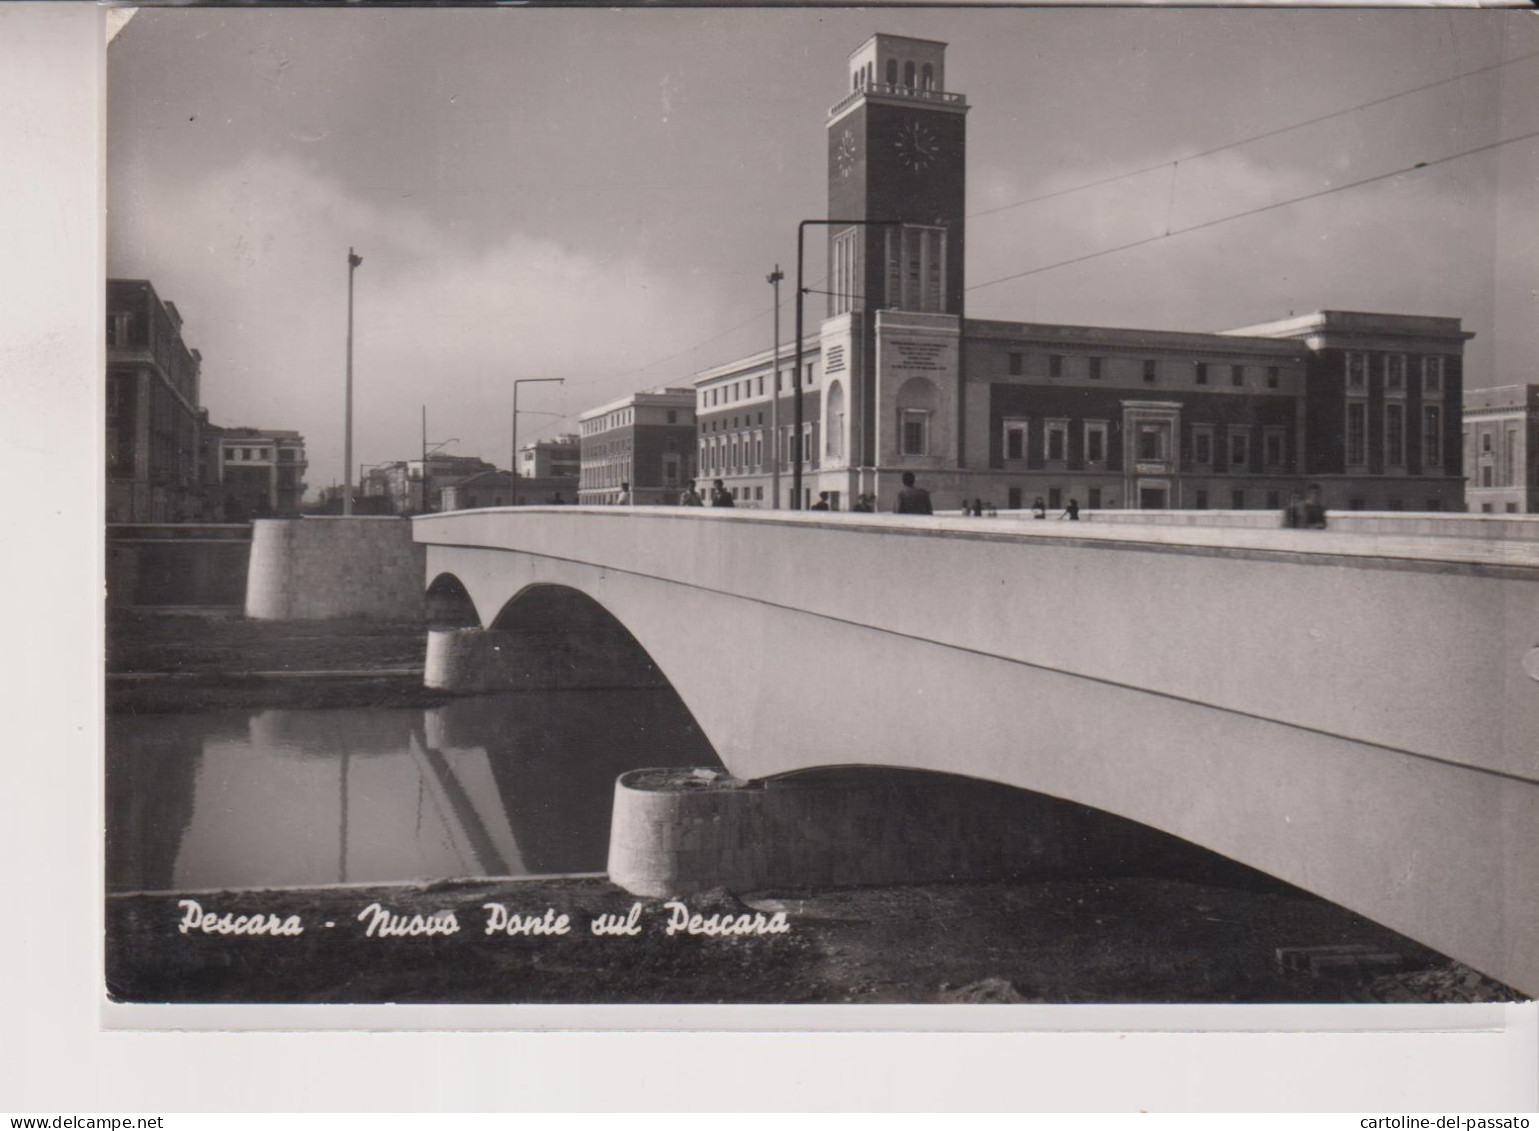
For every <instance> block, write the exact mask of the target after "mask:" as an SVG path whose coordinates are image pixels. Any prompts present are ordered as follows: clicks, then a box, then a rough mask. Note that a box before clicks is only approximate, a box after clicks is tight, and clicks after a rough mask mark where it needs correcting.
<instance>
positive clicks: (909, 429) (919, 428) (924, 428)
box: [901, 408, 930, 456]
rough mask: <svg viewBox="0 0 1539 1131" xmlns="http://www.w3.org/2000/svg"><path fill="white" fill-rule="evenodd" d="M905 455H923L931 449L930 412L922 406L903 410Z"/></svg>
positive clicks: (902, 430)
mask: <svg viewBox="0 0 1539 1131" xmlns="http://www.w3.org/2000/svg"><path fill="white" fill-rule="evenodd" d="M901 424H902V428H901V434H902V438H903V453H902V454H903V455H906V456H923V455H928V454H929V451H930V414H929V413H928V412H927V411H925V410H924V409H921V408H906V409H904V410H903V411H902V418H901Z"/></svg>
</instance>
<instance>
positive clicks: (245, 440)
mask: <svg viewBox="0 0 1539 1131" xmlns="http://www.w3.org/2000/svg"><path fill="white" fill-rule="evenodd" d="M217 431H218V453H219V454H218V464H217V465H218V468H219V474H218V492H219V500H220V507H221V510H222V513H221V515H220V516H219V517H220V518H221V519H222V521H225V522H246V521H248V520H250V519H253V518H291V517H293V516H295V515H297V514H298V513H299V508H300V504H301V503H302V502H303V501H304V497H305V468H306V467H308V466H309V463H308V462H307V461H306V459H305V439H304V437H303V436H301V435H300V434H299V433H298V432H291V431H283V430H279V429H263V428H220V429H218V430H217ZM210 446H211V447H212V445H210Z"/></svg>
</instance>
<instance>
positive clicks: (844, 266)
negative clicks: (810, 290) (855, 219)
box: [830, 228, 860, 314]
mask: <svg viewBox="0 0 1539 1131" xmlns="http://www.w3.org/2000/svg"><path fill="white" fill-rule="evenodd" d="M859 230H860V229H858V228H848V229H846V230H845V231H842V232H840V233H839V234H838V235H837V236H835V237H834V248H833V253H834V261H833V263H832V264H831V265H830V266H831V271H830V274H831V275H832V276H833V284H834V285H833V287H832V288H831V289H832V290H833V292H834V293H833V295H832V307H833V313H835V314H844V313H846V312H848V311H850V310H853V309H854V308H855V299H856V291H855V288H856V287H857V286H858V282H857V275H856V270H855V252H856V244H855V238H856V234H857V233H858V232H859Z"/></svg>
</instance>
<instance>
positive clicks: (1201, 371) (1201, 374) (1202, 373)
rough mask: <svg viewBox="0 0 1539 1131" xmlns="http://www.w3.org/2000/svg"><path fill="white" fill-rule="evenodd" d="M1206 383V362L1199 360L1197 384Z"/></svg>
mask: <svg viewBox="0 0 1539 1131" xmlns="http://www.w3.org/2000/svg"><path fill="white" fill-rule="evenodd" d="M1146 380H1147V378H1146ZM1207 383H1208V363H1207V362H1206V361H1199V362H1198V363H1197V384H1199V385H1206V384H1207Z"/></svg>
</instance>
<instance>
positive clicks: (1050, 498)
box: [1047, 487, 1063, 510]
mask: <svg viewBox="0 0 1539 1131" xmlns="http://www.w3.org/2000/svg"><path fill="white" fill-rule="evenodd" d="M1047 506H1048V509H1049V510H1059V509H1060V508H1061V507H1062V506H1063V488H1062V487H1049V488H1048V489H1047Z"/></svg>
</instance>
